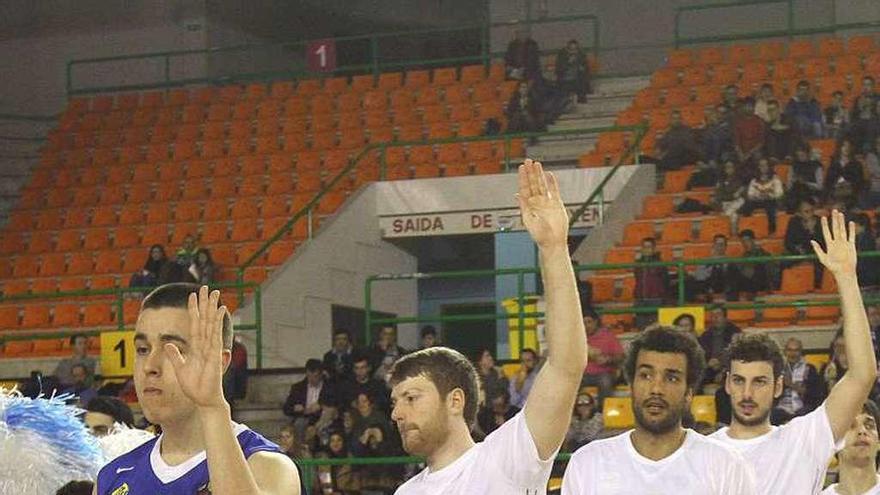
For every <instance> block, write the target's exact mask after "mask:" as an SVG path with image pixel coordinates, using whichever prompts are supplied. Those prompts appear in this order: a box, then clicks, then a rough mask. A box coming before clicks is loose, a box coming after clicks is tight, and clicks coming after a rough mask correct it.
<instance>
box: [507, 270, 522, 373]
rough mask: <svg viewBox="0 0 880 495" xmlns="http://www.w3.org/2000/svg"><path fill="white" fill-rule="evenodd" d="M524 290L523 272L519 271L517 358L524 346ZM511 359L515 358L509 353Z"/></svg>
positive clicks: (517, 291) (517, 281)
mask: <svg viewBox="0 0 880 495" xmlns="http://www.w3.org/2000/svg"><path fill="white" fill-rule="evenodd" d="M524 292H525V273H523V272H519V273H517V274H516V297H517V302H518V304H519V315H518V318H519V356H516V358H519V357H520V356H522V350H523V348H524V347H525V346H526V317H525V308H524V307H523V306H525V304H526V295H525V294H524ZM510 358H511V359H516V358H515V357H514V356H513V353H511V356H510Z"/></svg>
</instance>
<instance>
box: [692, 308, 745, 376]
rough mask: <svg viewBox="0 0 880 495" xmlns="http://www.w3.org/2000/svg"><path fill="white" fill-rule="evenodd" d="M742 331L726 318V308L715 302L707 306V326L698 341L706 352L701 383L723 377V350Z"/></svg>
mask: <svg viewBox="0 0 880 495" xmlns="http://www.w3.org/2000/svg"><path fill="white" fill-rule="evenodd" d="M740 332H742V330H740V328H739V327H738V326H736V325H734V324H733V323H731V322H730V321H729V320H728V319H727V309H726V308H725V307H724V306H722V305H720V304H715V305H713V306H712V307H711V308H709V326H708V327H707V328H706V331H705V332H703V335H700V337H699V342H700V346H701V347H702V348H703V351H704V352H705V353H706V374H705V376H704V378H703V383H720V380H721V378H723V376H722V375H723V373H722V362H721V360H722V357H723V355H724V350H725V349H726V348H727V346H728V345H730V342H731V341H732V340H733V336H734V335H736V334H738V333H740Z"/></svg>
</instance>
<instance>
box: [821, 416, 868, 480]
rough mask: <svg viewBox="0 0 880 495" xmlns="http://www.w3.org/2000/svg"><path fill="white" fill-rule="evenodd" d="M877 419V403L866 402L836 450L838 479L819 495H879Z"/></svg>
mask: <svg viewBox="0 0 880 495" xmlns="http://www.w3.org/2000/svg"><path fill="white" fill-rule="evenodd" d="M878 422H880V410H878V409H877V404H874V402H873V401H871V400H868V401H865V405H864V406H863V407H862V412H861V413H860V414H859V415H858V416H856V419H855V420H854V421H853V423H852V425H850V428H849V430H848V431H847V432H846V436H845V437H844V442H845V443H844V447H843V450H841V451H840V452H838V453H837V461H838V467H839V473H840V476H839V480H840V481H839V482H838V483H835V484H833V485H831V486H829V487H828V488H826V489H825V491H823V492H822V495H880V477H878V476H877V452H878V451H880V440H878V438H877V424H878Z"/></svg>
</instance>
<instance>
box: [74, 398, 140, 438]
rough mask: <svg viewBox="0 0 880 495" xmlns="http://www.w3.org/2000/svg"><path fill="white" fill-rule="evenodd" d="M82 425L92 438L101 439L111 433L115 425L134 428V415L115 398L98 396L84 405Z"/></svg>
mask: <svg viewBox="0 0 880 495" xmlns="http://www.w3.org/2000/svg"><path fill="white" fill-rule="evenodd" d="M83 423H85V424H86V428H88V429H89V432H90V433H91V434H92V435H93V436H96V437H103V436H105V435H107V434H109V433H112V432H113V429H114V426H115V425H116V424H121V425H123V426H126V427H128V428H134V415H133V414H132V412H131V408H130V407H128V404H126V403H125V402H122V401H121V400H119V399H117V398H116V397H107V396H100V395H99V396H97V397H93V398H92V399H91V400H90V401H89V403H88V404H87V405H86V413H85V414H84V415H83Z"/></svg>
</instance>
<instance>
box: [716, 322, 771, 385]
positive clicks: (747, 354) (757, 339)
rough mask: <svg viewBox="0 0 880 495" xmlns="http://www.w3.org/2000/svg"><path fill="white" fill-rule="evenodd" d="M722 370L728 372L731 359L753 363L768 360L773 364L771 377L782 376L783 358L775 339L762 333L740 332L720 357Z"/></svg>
mask: <svg viewBox="0 0 880 495" xmlns="http://www.w3.org/2000/svg"><path fill="white" fill-rule="evenodd" d="M721 361H722V365H723V366H724V371H727V372H730V363H731V362H732V361H744V362H746V363H754V362H757V361H765V362H769V363H770V364H771V365H772V366H773V379H774V380H775V379H777V378H779V377H780V376H782V372H783V369H784V368H785V359H784V358H783V357H782V351H780V350H779V345H778V344H777V343H776V341H775V340H773V339H772V338H770V337H769V336H768V335H767V334H764V333H740V334H737V335H735V336H734V337H733V341H732V342H731V343H730V345H729V346H727V349H726V350H725V352H724V355H723V356H722V358H721Z"/></svg>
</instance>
